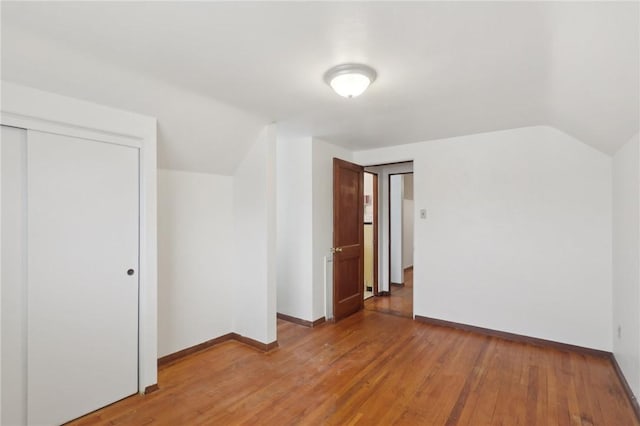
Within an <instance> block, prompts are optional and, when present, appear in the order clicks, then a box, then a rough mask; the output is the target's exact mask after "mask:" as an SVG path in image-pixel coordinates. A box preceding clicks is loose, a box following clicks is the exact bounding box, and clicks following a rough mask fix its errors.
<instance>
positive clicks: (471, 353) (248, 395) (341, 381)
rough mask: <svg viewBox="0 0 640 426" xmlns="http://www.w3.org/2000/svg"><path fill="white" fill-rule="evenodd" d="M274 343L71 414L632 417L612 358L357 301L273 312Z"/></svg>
mask: <svg viewBox="0 0 640 426" xmlns="http://www.w3.org/2000/svg"><path fill="white" fill-rule="evenodd" d="M278 340H279V343H280V347H279V348H277V349H275V350H273V351H271V352H269V353H266V354H265V353H261V352H259V351H257V350H255V349H253V348H251V347H249V346H246V345H243V344H241V343H238V342H234V341H229V342H225V343H222V344H220V345H218V346H214V347H212V348H209V349H207V350H205V351H202V352H200V353H197V354H193V355H190V356H188V357H186V358H184V359H182V360H180V361H177V362H175V363H173V364H169V365H167V366H165V367H163V368H162V369H161V370H160V372H159V385H160V390H159V391H157V392H155V393H152V394H150V395H146V396H140V395H136V396H132V397H130V398H127V399H125V400H123V401H120V402H118V403H116V404H113V405H111V406H109V407H106V408H104V409H101V410H99V411H96V412H94V413H92V414H89V415H87V416H85V417H84V418H81V419H79V420H76V421H75V422H72V423H71V424H73V425H96V424H100V425H104V424H108V425H146V424H154V425H236V424H252V425H255V424H260V425H321V424H327V425H356V424H357V425H392V424H398V425H474V426H475V425H509V426H512V425H545V426H548V425H603V426H626V425H638V424H639V423H638V422H637V421H636V418H635V417H634V413H633V411H632V408H631V406H630V404H629V402H628V400H627V399H626V396H625V394H624V392H623V389H622V386H621V384H620V383H619V381H618V378H617V376H616V374H615V372H614V370H613V367H612V365H611V363H610V361H609V360H607V359H605V358H598V357H592V356H586V355H582V354H578V353H572V352H564V351H560V350H556V349H548V348H539V347H534V346H530V345H527V344H523V343H513V342H509V341H505V340H501V339H498V338H495V337H487V336H481V335H477V334H473V333H471V332H467V331H461V330H454V329H450V328H446V327H439V326H434V325H428V324H423V323H419V322H416V321H413V320H411V319H408V318H402V317H397V316H391V315H386V314H381V313H378V312H372V311H367V310H363V311H360V312H358V313H357V314H355V315H352V316H351V317H349V318H346V319H344V320H343V321H340V322H338V323H337V324H330V323H327V324H323V325H321V326H319V327H315V328H306V327H304V326H300V325H297V324H293V323H290V322H285V321H281V320H279V321H278Z"/></svg>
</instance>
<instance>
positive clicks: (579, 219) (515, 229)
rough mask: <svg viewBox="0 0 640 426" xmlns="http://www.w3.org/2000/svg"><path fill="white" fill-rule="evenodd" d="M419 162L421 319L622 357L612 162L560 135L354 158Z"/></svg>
mask: <svg viewBox="0 0 640 426" xmlns="http://www.w3.org/2000/svg"><path fill="white" fill-rule="evenodd" d="M354 158H355V160H356V162H358V163H361V164H375V163H383V162H387V163H388V162H393V161H405V160H408V159H409V160H410V159H413V160H414V201H415V204H416V210H419V209H421V208H426V209H427V219H426V220H422V219H417V220H416V223H415V247H414V249H415V251H414V313H415V314H416V315H421V316H427V317H433V318H440V319H444V320H449V321H455V322H459V323H465V324H471V325H476V326H480V327H487V328H491V329H496V330H503V331H507V332H512V333H517V334H523V335H528V336H533V337H538V338H543V339H549V340H555V341H559V342H565V343H570V344H575V345H580V346H586V347H591V348H596V349H602V350H607V351H610V350H611V349H612V332H611V330H612V323H611V311H612V296H611V254H612V251H611V250H612V247H611V158H610V157H608V156H607V155H605V154H602V153H600V152H598V151H596V150H594V149H592V148H590V147H588V146H587V145H585V144H583V143H581V142H580V141H578V140H576V139H574V138H572V137H570V136H568V135H566V134H564V133H562V132H560V131H558V130H556V129H554V128H550V127H529V128H521V129H514V130H507V131H502V132H492V133H485V134H477V135H471V136H466V137H459V138H451V139H442V140H437V141H430V142H423V143H417V144H409V145H403V146H397V147H389V148H384V149H377V150H370V151H361V152H356V153H355V154H354Z"/></svg>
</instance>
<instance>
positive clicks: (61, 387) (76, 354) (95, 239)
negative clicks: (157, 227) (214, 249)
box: [27, 131, 139, 425]
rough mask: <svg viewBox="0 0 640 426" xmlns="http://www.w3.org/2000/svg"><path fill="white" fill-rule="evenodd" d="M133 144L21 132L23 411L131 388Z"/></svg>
mask: <svg viewBox="0 0 640 426" xmlns="http://www.w3.org/2000/svg"><path fill="white" fill-rule="evenodd" d="M138 157H139V153H138V149H136V148H132V147H127V146H121V145H115V144H108V143H102V142H96V141H90V140H86V139H79V138H74V137H68V136H60V135H54V134H49V133H42V132H37V131H29V132H28V135H27V206H28V207H27V210H28V214H27V224H28V226H27V246H28V267H27V270H28V278H27V281H28V285H27V287H28V290H27V300H28V307H27V383H28V395H27V410H28V411H27V419H28V422H29V423H30V424H38V425H46V424H59V423H64V422H66V421H68V420H71V419H73V418H76V417H79V416H81V415H83V414H86V413H88V412H91V411H93V410H95V409H98V408H100V407H102V406H105V405H107V404H110V403H112V402H114V401H117V400H119V399H121V398H124V397H126V396H128V395H131V394H134V393H136V391H137V388H138V386H137V381H138V235H139V230H138V229H139V225H138V223H139V207H138V206H139V173H138V171H139V158H138Z"/></svg>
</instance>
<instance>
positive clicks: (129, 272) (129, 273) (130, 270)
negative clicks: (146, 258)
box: [127, 269, 136, 276]
mask: <svg viewBox="0 0 640 426" xmlns="http://www.w3.org/2000/svg"><path fill="white" fill-rule="evenodd" d="M135 273H136V271H134V270H133V269H129V270H128V271H127V275H129V276H131V275H133V274H135Z"/></svg>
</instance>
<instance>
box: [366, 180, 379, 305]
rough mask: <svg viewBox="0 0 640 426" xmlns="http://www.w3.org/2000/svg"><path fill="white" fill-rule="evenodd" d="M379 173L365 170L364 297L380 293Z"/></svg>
mask: <svg viewBox="0 0 640 426" xmlns="http://www.w3.org/2000/svg"><path fill="white" fill-rule="evenodd" d="M377 248H378V175H377V174H375V173H371V172H364V299H365V300H367V299H369V298H370V297H373V296H377V295H378V250H377Z"/></svg>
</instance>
